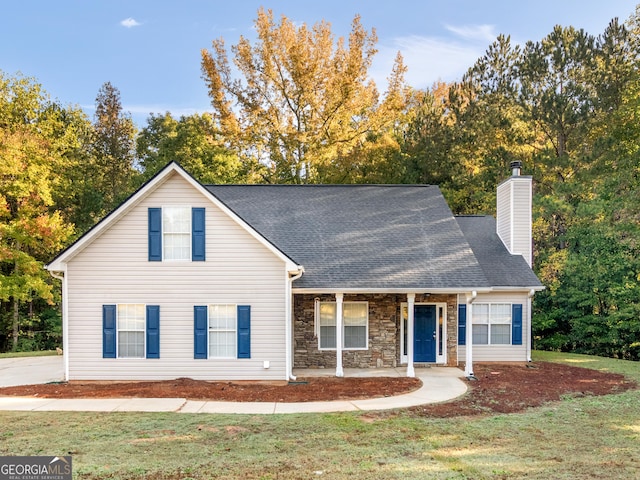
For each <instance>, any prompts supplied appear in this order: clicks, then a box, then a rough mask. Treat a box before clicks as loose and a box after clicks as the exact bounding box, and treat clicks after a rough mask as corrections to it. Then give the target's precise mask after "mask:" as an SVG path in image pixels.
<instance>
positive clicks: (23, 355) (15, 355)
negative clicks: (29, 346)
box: [0, 350, 58, 358]
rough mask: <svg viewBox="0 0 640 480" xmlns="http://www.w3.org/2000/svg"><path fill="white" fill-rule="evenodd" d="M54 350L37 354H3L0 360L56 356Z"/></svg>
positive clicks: (41, 351) (0, 355) (0, 354)
mask: <svg viewBox="0 0 640 480" xmlns="http://www.w3.org/2000/svg"><path fill="white" fill-rule="evenodd" d="M57 354H58V353H57V352H56V351H55V350H40V351H37V352H5V353H0V358H16V357H49V356H51V355H57Z"/></svg>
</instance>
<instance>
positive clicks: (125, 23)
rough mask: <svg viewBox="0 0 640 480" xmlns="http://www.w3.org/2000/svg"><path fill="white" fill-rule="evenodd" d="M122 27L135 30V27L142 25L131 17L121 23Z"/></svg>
mask: <svg viewBox="0 0 640 480" xmlns="http://www.w3.org/2000/svg"><path fill="white" fill-rule="evenodd" d="M120 25H122V26H123V27H127V28H133V27H139V26H140V25H142V24H141V23H139V22H137V21H136V20H135V19H134V18H132V17H129V18H125V19H124V20H122V21H121V22H120Z"/></svg>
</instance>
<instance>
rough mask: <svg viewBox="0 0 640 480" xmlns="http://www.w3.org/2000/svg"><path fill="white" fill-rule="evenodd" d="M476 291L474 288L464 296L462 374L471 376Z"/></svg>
mask: <svg viewBox="0 0 640 480" xmlns="http://www.w3.org/2000/svg"><path fill="white" fill-rule="evenodd" d="M477 295H478V293H477V292H476V291H475V290H474V291H473V292H471V295H467V296H466V300H467V328H466V331H467V338H466V349H465V350H466V356H465V361H464V375H465V376H466V377H473V301H474V300H475V299H476V296H477Z"/></svg>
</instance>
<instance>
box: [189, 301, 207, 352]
mask: <svg viewBox="0 0 640 480" xmlns="http://www.w3.org/2000/svg"><path fill="white" fill-rule="evenodd" d="M208 323H209V322H208V321H207V307H206V306H195V307H193V358H207V343H208V342H207V330H208V328H207V326H208Z"/></svg>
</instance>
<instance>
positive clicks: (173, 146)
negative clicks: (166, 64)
mask: <svg viewBox="0 0 640 480" xmlns="http://www.w3.org/2000/svg"><path fill="white" fill-rule="evenodd" d="M136 152H137V157H138V163H139V166H140V168H141V169H142V179H145V180H146V179H148V178H151V177H152V176H153V175H155V173H156V172H158V171H159V170H160V169H161V168H162V167H164V166H165V165H166V164H167V163H169V162H170V161H177V162H178V163H180V165H182V166H183V167H184V168H186V169H187V170H188V171H189V172H190V173H191V174H192V175H193V176H194V177H195V178H196V179H197V180H198V181H199V182H201V183H239V182H243V181H247V180H250V179H248V178H247V175H246V172H244V171H243V170H242V165H241V163H240V161H239V160H238V158H237V157H236V156H235V154H233V153H232V152H231V151H229V149H227V148H226V147H225V146H224V141H223V139H222V136H221V135H220V133H219V132H218V129H217V128H216V126H215V124H214V121H213V118H212V116H211V115H209V114H206V113H205V114H203V115H198V114H195V115H190V116H183V117H180V119H179V120H175V119H174V118H173V117H172V116H171V114H170V113H168V112H167V113H165V114H164V115H151V116H150V117H149V118H148V119H147V126H146V127H144V128H143V129H142V131H141V132H140V133H139V134H138V136H137V138H136Z"/></svg>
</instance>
